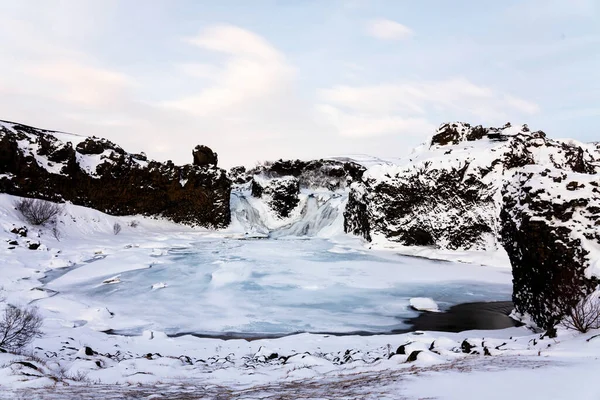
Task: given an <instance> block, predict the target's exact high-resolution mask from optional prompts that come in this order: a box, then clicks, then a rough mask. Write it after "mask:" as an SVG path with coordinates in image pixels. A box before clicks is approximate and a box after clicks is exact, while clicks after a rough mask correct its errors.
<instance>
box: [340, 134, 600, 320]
mask: <svg viewBox="0 0 600 400" xmlns="http://www.w3.org/2000/svg"><path fill="white" fill-rule="evenodd" d="M598 172H600V151H598V145H597V144H584V143H579V142H576V141H559V140H552V139H549V138H547V137H546V135H545V134H544V133H543V132H541V131H537V132H532V131H530V130H529V129H528V127H527V126H523V127H519V128H516V127H512V126H510V125H505V126H503V127H501V128H484V127H481V126H471V125H469V124H465V123H453V124H444V125H442V126H441V127H440V128H439V129H438V131H437V132H436V134H435V135H434V136H433V137H432V138H431V140H430V141H429V142H428V143H427V144H426V145H424V146H422V147H421V148H419V149H417V150H416V151H415V152H414V153H413V154H412V155H411V156H410V158H409V159H408V160H407V161H406V162H405V163H404V164H400V165H380V166H376V167H372V168H370V169H368V170H367V171H366V172H365V173H364V175H363V178H362V180H361V181H358V182H354V183H353V184H352V186H351V190H350V194H349V199H348V205H347V207H346V211H345V214H344V215H345V230H346V231H347V232H352V233H355V234H358V235H361V236H363V237H365V238H366V239H367V240H372V239H378V240H385V241H392V242H398V243H401V244H404V245H424V246H436V247H440V248H446V249H476V250H494V249H496V248H499V247H500V246H502V247H504V249H505V250H506V252H507V254H508V256H509V258H510V262H511V265H512V270H513V283H514V289H513V301H514V304H515V307H516V310H517V311H518V312H519V313H521V314H527V315H529V316H530V317H531V318H532V319H533V321H534V322H536V323H537V324H538V325H539V326H541V327H543V328H547V329H549V328H551V327H553V326H554V325H556V323H557V322H558V321H559V320H560V319H561V318H562V317H563V316H564V314H565V313H566V312H567V311H568V310H569V309H570V308H571V307H573V306H574V305H575V304H577V302H579V301H580V300H581V299H582V298H583V297H585V296H586V295H587V294H589V293H591V292H593V291H595V290H598V282H599V281H598V277H600V180H599V178H598V176H599V175H598V174H597V173H598Z"/></svg>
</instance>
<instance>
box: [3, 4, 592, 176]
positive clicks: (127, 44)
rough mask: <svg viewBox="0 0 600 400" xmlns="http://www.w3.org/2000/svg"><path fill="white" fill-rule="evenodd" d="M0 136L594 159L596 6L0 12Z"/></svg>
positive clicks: (267, 154) (295, 152)
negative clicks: (449, 141) (485, 137)
mask: <svg viewBox="0 0 600 400" xmlns="http://www.w3.org/2000/svg"><path fill="white" fill-rule="evenodd" d="M0 60H2V62H0V119H4V120H9V121H16V122H20V123H24V124H28V125H33V126H36V127H40V128H46V129H52V130H60V131H66V132H71V133H78V134H83V135H86V136H92V135H95V136H99V137H105V138H107V139H109V140H112V141H114V142H116V143H117V144H119V145H121V146H122V147H124V148H125V150H127V151H130V152H139V151H145V152H146V153H147V155H148V156H149V157H150V158H153V159H157V160H160V161H165V160H167V159H170V160H173V161H174V162H176V163H180V164H183V163H189V162H191V160H192V156H191V149H192V148H193V147H194V146H196V145H197V144H204V145H207V146H209V147H211V148H212V149H213V150H215V151H216V152H217V153H218V154H219V160H220V165H222V166H224V167H231V166H234V165H246V166H253V165H255V164H256V163H257V162H262V161H265V160H274V159H279V158H284V159H286V158H301V159H312V158H320V157H329V156H338V155H348V154H368V155H373V156H379V157H401V156H403V155H406V154H408V153H409V152H410V150H411V149H412V148H413V147H415V146H417V145H418V144H420V143H422V142H425V141H426V140H427V139H428V138H429V137H430V136H431V135H432V134H433V133H434V132H435V130H436V128H437V127H438V126H439V125H440V124H442V123H444V122H449V121H464V122H470V123H472V124H482V125H484V126H500V125H503V124H504V123H506V122H508V121H510V122H512V123H513V124H522V123H527V124H528V125H529V127H530V128H531V129H534V130H543V131H545V132H546V133H547V134H548V136H550V137H555V138H574V139H578V140H581V141H600V128H599V127H600V0H523V1H514V0H506V1H493V0H472V1H466V0H453V1H447V0H419V1H417V0H412V1H411V0H389V1H384V0H372V1H367V0H253V1H248V0H236V1H234V0H221V1H212V0H210V1H209V0H164V1H160V0H145V1H135V0H121V1H117V0H102V1H98V0H93V1H88V0H44V1H38V0H19V1H14V0H0Z"/></svg>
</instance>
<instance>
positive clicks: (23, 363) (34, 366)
mask: <svg viewBox="0 0 600 400" xmlns="http://www.w3.org/2000/svg"><path fill="white" fill-rule="evenodd" d="M13 364H19V365H22V366H24V367H27V368H31V369H33V370H36V371H39V368H38V367H37V366H36V365H34V364H32V363H30V362H28V361H15V362H14V363H13Z"/></svg>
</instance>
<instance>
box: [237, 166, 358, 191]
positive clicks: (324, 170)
mask: <svg viewBox="0 0 600 400" xmlns="http://www.w3.org/2000/svg"><path fill="white" fill-rule="evenodd" d="M241 168H243V167H241ZM244 171H245V169H244ZM364 171H365V167H363V166H362V165H360V164H358V163H355V162H354V161H351V160H346V159H340V160H337V159H332V160H323V159H320V160H311V161H302V160H278V161H275V162H270V163H264V164H262V165H259V166H257V167H255V168H253V169H251V170H249V171H245V172H244V173H245V176H244V175H242V172H241V169H240V167H234V168H232V169H231V170H230V172H229V173H230V176H231V177H232V180H239V181H240V182H244V181H245V182H249V181H250V180H251V179H252V178H253V177H254V176H257V175H258V176H262V177H264V178H284V177H290V176H291V177H294V178H297V179H298V182H299V185H300V187H301V188H325V189H328V190H338V189H344V188H345V187H346V186H347V184H348V183H349V182H353V181H357V180H359V179H360V178H361V176H362V174H363V172H364ZM234 178H235V179H234Z"/></svg>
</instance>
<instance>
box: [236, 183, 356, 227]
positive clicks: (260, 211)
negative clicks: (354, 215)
mask: <svg viewBox="0 0 600 400" xmlns="http://www.w3.org/2000/svg"><path fill="white" fill-rule="evenodd" d="M231 200H232V201H231V215H232V219H233V220H234V223H237V225H238V227H239V228H240V229H243V230H244V233H246V234H250V235H260V236H263V235H264V236H267V237H271V238H284V237H316V236H320V237H330V236H333V235H335V234H338V233H340V232H342V231H343V211H344V207H345V205H346V200H347V193H345V192H308V193H301V194H300V204H299V205H298V211H297V212H296V213H293V215H292V216H291V217H290V218H287V219H285V220H282V219H278V218H276V217H275V216H274V214H273V212H272V210H270V209H269V206H268V205H267V204H266V203H265V202H264V201H263V200H262V199H257V198H254V197H251V196H250V195H249V194H248V193H245V192H237V193H232V198H231Z"/></svg>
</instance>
